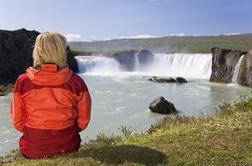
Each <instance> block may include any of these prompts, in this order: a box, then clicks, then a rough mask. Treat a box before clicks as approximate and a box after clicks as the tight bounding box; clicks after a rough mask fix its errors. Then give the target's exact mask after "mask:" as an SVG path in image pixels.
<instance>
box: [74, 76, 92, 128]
mask: <svg viewBox="0 0 252 166" xmlns="http://www.w3.org/2000/svg"><path fill="white" fill-rule="evenodd" d="M77 107H78V108H77V109H78V110H77V111H78V112H77V123H78V127H79V132H81V131H82V130H84V129H85V128H86V127H87V125H88V123H89V121H90V115H91V97H90V94H89V91H88V88H87V87H86V85H85V83H84V81H82V92H81V94H80V100H79V102H78V106H77Z"/></svg>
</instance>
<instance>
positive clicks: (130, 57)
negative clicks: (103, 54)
mask: <svg viewBox="0 0 252 166" xmlns="http://www.w3.org/2000/svg"><path fill="white" fill-rule="evenodd" d="M109 57H112V58H114V59H115V60H117V61H118V62H119V63H120V65H121V66H122V69H123V70H125V71H134V70H137V69H138V68H143V67H146V65H148V64H149V63H151V62H152V61H153V60H154V55H153V54H152V52H151V51H149V50H140V51H138V50H130V51H120V52H116V53H113V54H110V55H109Z"/></svg>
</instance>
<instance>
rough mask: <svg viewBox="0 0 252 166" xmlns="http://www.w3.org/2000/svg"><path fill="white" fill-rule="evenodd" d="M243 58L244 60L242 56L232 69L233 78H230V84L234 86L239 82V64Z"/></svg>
mask: <svg viewBox="0 0 252 166" xmlns="http://www.w3.org/2000/svg"><path fill="white" fill-rule="evenodd" d="M243 58H244V55H242V56H241V57H240V58H239V60H238V62H237V64H236V65H235V69H234V73H233V77H232V83H234V84H238V82H239V73H240V66H241V62H242V60H243Z"/></svg>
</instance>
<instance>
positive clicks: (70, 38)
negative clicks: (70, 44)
mask: <svg viewBox="0 0 252 166" xmlns="http://www.w3.org/2000/svg"><path fill="white" fill-rule="evenodd" d="M65 37H66V39H67V41H79V40H80V38H81V35H80V34H66V35H65Z"/></svg>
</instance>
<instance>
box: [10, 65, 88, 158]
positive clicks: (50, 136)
mask: <svg viewBox="0 0 252 166" xmlns="http://www.w3.org/2000/svg"><path fill="white" fill-rule="evenodd" d="M39 68H40V69H35V68H33V67H29V68H28V69H27V70H26V73H25V74H22V75H20V76H19V78H18V79H17V81H16V84H15V87H14V93H13V99H12V104H11V118H12V123H13V125H14V127H15V128H16V129H17V130H19V131H20V132H23V133H24V134H23V136H22V137H21V138H20V150H21V152H22V153H23V154H24V155H25V156H26V157H29V158H41V157H45V156H52V155H55V154H61V153H69V152H73V151H76V150H78V149H79V146H80V141H81V140H80V136H79V132H80V131H82V130H84V129H85V128H86V127H87V125H88V123H89V120H90V109H91V99H90V95H89V92H88V89H87V87H86V85H85V83H84V81H83V80H82V79H81V78H80V77H79V76H78V75H75V74H73V72H72V71H71V70H70V69H69V68H68V67H65V68H63V69H61V70H58V66H57V65H56V64H40V65H39Z"/></svg>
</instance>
